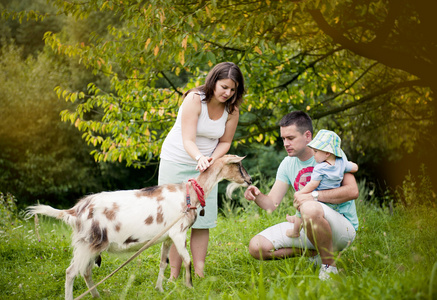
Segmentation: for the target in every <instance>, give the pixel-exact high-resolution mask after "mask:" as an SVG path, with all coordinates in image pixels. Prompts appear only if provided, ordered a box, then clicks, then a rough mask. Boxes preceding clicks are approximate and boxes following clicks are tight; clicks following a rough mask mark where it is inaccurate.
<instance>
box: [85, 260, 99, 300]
mask: <svg viewBox="0 0 437 300" xmlns="http://www.w3.org/2000/svg"><path fill="white" fill-rule="evenodd" d="M92 272H93V263H90V264H89V265H88V267H87V268H86V271H85V273H84V274H83V278H84V279H85V283H86V286H87V287H88V288H89V289H90V288H92V287H93V286H94V281H93V278H92ZM90 293H91V295H92V296H93V297H94V298H98V297H100V294H99V292H98V291H97V288H94V289H92V290H91V291H90Z"/></svg>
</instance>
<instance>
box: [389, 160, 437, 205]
mask: <svg viewBox="0 0 437 300" xmlns="http://www.w3.org/2000/svg"><path fill="white" fill-rule="evenodd" d="M420 171H421V174H420V175H419V176H418V178H416V177H414V176H413V175H411V173H408V174H407V175H406V176H405V180H404V181H403V183H402V186H401V187H399V188H398V189H397V190H396V196H397V198H398V199H399V200H400V203H401V205H403V206H404V207H405V208H409V207H411V206H417V205H423V204H426V205H429V206H431V207H436V204H437V201H436V200H437V199H436V194H435V191H434V190H433V186H432V183H431V180H430V178H429V176H428V175H427V174H426V167H425V165H421V167H420Z"/></svg>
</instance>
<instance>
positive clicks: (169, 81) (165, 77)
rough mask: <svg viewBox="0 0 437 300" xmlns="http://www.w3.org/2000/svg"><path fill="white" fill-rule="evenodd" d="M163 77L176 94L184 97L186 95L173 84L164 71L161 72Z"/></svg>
mask: <svg viewBox="0 0 437 300" xmlns="http://www.w3.org/2000/svg"><path fill="white" fill-rule="evenodd" d="M159 73H161V75H162V76H163V77H164V79H165V80H167V82H168V83H169V84H170V85H171V87H172V88H173V89H174V90H175V92H176V93H178V94H179V95H180V96H182V95H183V94H184V93H182V92H180V91H179V90H178V88H177V87H176V86H175V85H174V84H173V82H172V81H171V80H170V79H169V78H168V77H167V76H166V75H165V74H164V72H163V71H160V72H159Z"/></svg>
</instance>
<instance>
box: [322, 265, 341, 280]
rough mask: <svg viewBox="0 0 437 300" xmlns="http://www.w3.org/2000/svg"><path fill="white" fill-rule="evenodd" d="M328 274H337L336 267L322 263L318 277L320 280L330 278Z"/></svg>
mask: <svg viewBox="0 0 437 300" xmlns="http://www.w3.org/2000/svg"><path fill="white" fill-rule="evenodd" d="M330 274H338V270H337V267H334V266H330V265H325V264H322V267H321V268H320V272H319V279H320V280H327V279H331V276H330Z"/></svg>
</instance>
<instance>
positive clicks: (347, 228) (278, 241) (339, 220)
mask: <svg viewBox="0 0 437 300" xmlns="http://www.w3.org/2000/svg"><path fill="white" fill-rule="evenodd" d="M319 203H320V205H322V208H323V211H324V213H325V219H326V220H327V221H328V223H329V225H330V226H331V231H332V241H333V247H334V251H340V250H343V249H344V248H346V247H347V246H348V245H349V244H350V243H352V241H353V240H354V239H355V235H356V231H355V229H354V227H353V226H352V224H351V222H349V221H348V219H346V218H345V217H344V216H343V215H342V214H340V213H338V212H336V211H335V210H333V209H332V208H330V207H329V206H327V205H325V204H323V203H321V202H319ZM293 227H294V223H290V222H283V223H279V224H276V225H273V226H271V227H269V228H267V229H265V230H263V231H261V232H260V233H258V234H259V235H261V236H263V237H265V238H266V239H268V240H269V241H270V242H272V244H273V246H274V248H275V250H278V249H282V248H292V247H294V248H301V249H305V248H306V249H316V248H315V247H314V245H313V244H312V243H311V242H310V240H309V239H308V238H307V237H306V235H305V232H304V229H302V230H301V231H300V237H298V238H290V237H288V236H286V235H285V232H286V231H287V229H293Z"/></svg>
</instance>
